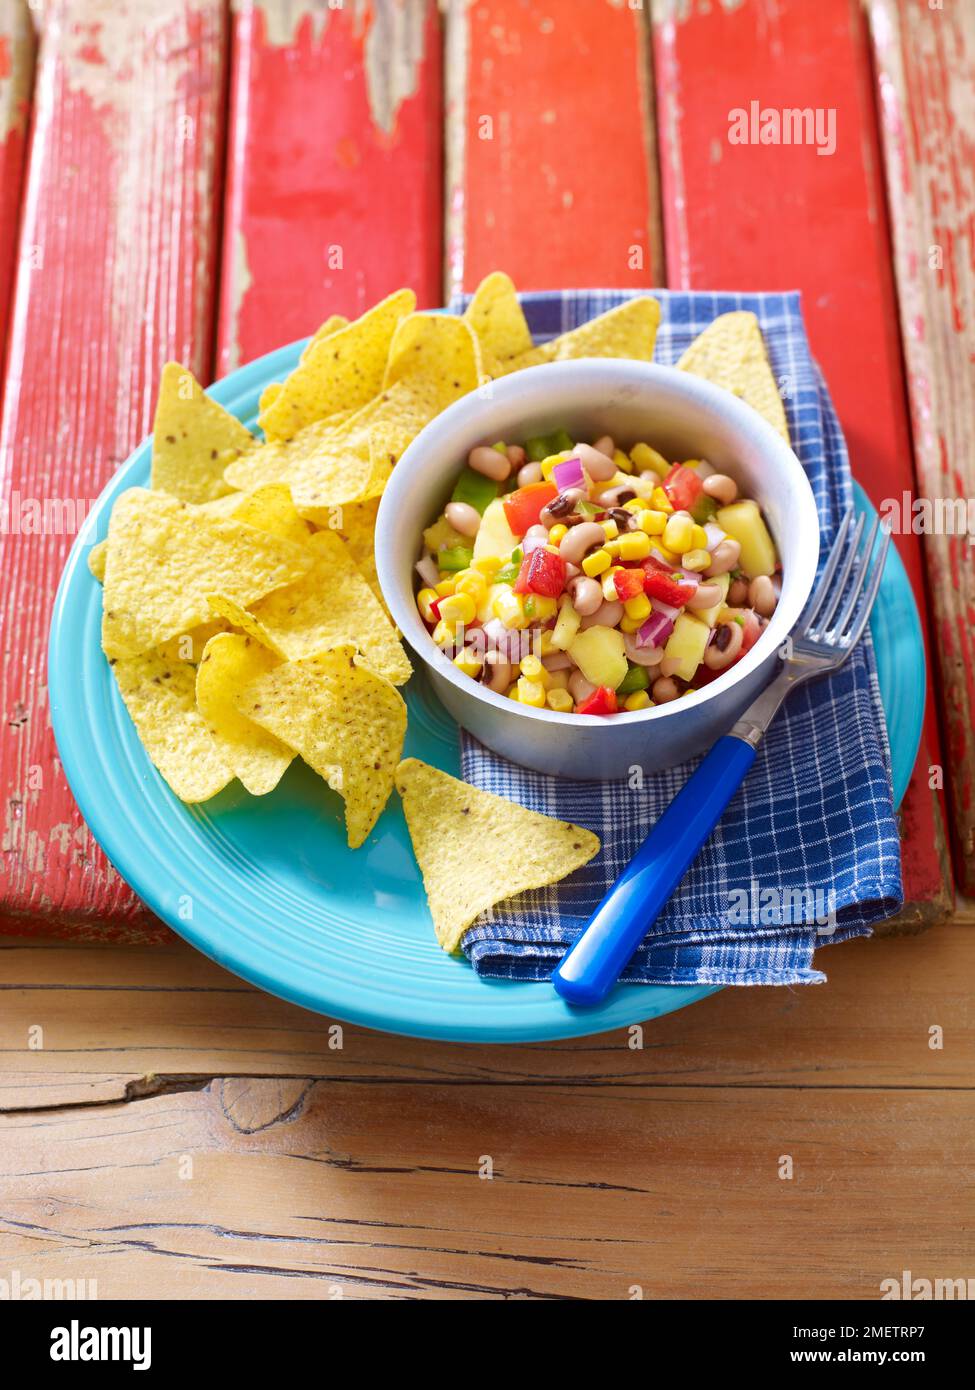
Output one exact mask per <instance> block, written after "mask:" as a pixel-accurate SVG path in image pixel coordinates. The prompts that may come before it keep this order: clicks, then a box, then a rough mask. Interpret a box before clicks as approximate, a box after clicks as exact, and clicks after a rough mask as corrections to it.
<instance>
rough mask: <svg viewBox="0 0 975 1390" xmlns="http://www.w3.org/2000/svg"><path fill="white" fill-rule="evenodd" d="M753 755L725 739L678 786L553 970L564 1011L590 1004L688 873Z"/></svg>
mask: <svg viewBox="0 0 975 1390" xmlns="http://www.w3.org/2000/svg"><path fill="white" fill-rule="evenodd" d="M755 753H756V750H755V748H753V747H752V745H751V744H750V743H746V742H745V740H744V739H741V738H735V737H733V736H732V735H731V734H726V735H725V737H724V738H721V739H719V740H718V742H717V743H716V744H715V745H714V747H713V748H712V749H711V751H710V753H709V754H708V755H707V757H706V758H705V759H704V761H703V762H702V763H701V765H700V767H698V768H697V770H696V771H695V772H694V773H693V774H692V776H690V777H689V778H688V779H687V781H686V782H685V783H684V785H683V787H682V788H681V789H680V791H679V792H678V793H677V795H676V796H675V797H674V799H673V801H672V802H671V803H670V805H669V806H668V807H667V809H666V811H664V813H663V815H662V816H661V817H660V819H659V820H658V821H657V823H656V825H655V826H654V827H653V829H652V830H651V831H650V834H649V835H648V836H647V838H646V839H645V840H644V842H643V844H642V845H641V846H640V848H639V850H638V851H637V853H636V855H635V856H634V858H633V859H631V861H630V863H629V864H628V865H627V866H626V868H625V869H624V871H623V873H622V875H621V876H620V878H618V879H617V880H616V882H615V883H614V884H613V886H612V888H611V889H610V890H609V892H608V893H607V894H606V896H605V898H603V900H602V902H601V903H600V904H599V906H598V907H597V909H596V912H595V915H594V917H593V918H592V920H591V922H590V923H589V925H588V926H587V927H586V929H585V931H584V932H583V933H582V935H581V936H580V937H579V940H578V941H577V942H576V943H575V945H574V946H571V947H570V948H569V950H568V951H567V952H566V954H565V955H564V956H563V958H562V960H561V961H560V962H559V964H558V965H557V966H556V968H555V971H554V973H553V975H552V983H553V984H554V985H555V988H556V989H557V990H558V992H559V994H561V995H562V998H563V999H567V1000H568V1001H569V1003H570V1004H587V1005H588V1004H598V1003H600V1002H601V1001H602V1000H603V999H604V998H605V997H606V995H607V994H608V993H609V991H610V990H611V989H612V987H613V985H615V984H616V982H617V980H618V979H619V977H620V974H621V973H622V971H623V968H624V966H625V965H626V963H627V961H628V960H629V959H630V957H631V956H632V955H633V952H634V951H635V950H636V948H637V947H638V946H639V944H640V942H641V941H642V940H643V938H644V936H645V935H646V934H647V932H648V931H649V930H650V928H651V927H652V926H653V924H654V922H655V921H656V920H657V917H658V916H659V914H660V910H661V908H662V907H663V906H664V904H665V903H666V902H667V900H668V898H669V897H670V896H671V894H672V893H673V891H674V889H675V888H676V887H677V885H678V883H680V881H681V879H682V878H683V877H684V875H685V874H686V873H687V870H688V869H689V868H690V865H691V862H692V860H694V859H695V858H696V857H697V853H698V851H699V850H700V848H701V846H702V845H703V844H704V842H705V840H707V839H708V837H709V836H710V834H711V832H712V830H713V829H714V827H715V826H716V825H717V823H718V821H719V820H720V819H721V816H722V813H723V812H724V809H725V807H726V806H727V805H728V802H729V801H730V800H731V798H732V797H733V796H734V794H735V792H736V791H737V790H738V788H739V787H740V786H741V784H742V782H743V781H744V780H745V776H746V774H747V772H748V769H749V768H750V767H751V765H752V763H753V762H754V761H755Z"/></svg>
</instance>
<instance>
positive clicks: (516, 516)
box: [501, 483, 558, 537]
mask: <svg viewBox="0 0 975 1390" xmlns="http://www.w3.org/2000/svg"><path fill="white" fill-rule="evenodd" d="M557 496H558V489H557V488H556V486H555V484H554V483H528V484H527V485H526V486H525V487H520V488H518V489H516V491H515V492H509V493H508V495H507V496H506V497H504V498H502V502H501V504H502V506H503V507H504V514H505V516H506V517H507V519H508V525H509V526H510V527H511V531H512V534H513V535H515V536H518V537H521V536H523V535H524V534H525V532H526V531H527V530H528V528H529V526H535V525H536V524H537V522H538V514H539V512H540V511H541V510H542V508H543V507H544V506H545V505H546V503H548V502H552V501H554V499H555V498H556V497H557Z"/></svg>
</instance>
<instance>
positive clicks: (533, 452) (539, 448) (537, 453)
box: [525, 434, 552, 463]
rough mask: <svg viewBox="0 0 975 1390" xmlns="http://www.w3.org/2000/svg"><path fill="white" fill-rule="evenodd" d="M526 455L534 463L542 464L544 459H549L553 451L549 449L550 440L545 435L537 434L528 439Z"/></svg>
mask: <svg viewBox="0 0 975 1390" xmlns="http://www.w3.org/2000/svg"><path fill="white" fill-rule="evenodd" d="M525 453H526V454H527V455H528V457H529V459H530V460H531V461H532V463H541V461H542V459H547V458H548V456H549V454H550V453H552V450H551V449H550V448H549V447H548V440H547V439H546V438H545V437H544V435H540V434H536V435H533V436H532V438H531V439H526V441H525Z"/></svg>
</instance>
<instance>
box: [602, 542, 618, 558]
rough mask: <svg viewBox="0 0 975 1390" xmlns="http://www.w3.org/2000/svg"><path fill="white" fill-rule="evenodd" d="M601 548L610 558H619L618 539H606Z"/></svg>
mask: <svg viewBox="0 0 975 1390" xmlns="http://www.w3.org/2000/svg"><path fill="white" fill-rule="evenodd" d="M603 549H604V550H605V552H606V554H607V555H609V556H610V558H611V559H613V560H618V559H619V558H620V543H619V541H607V542H606V544H605V545H604V546H603Z"/></svg>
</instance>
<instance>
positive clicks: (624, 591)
mask: <svg viewBox="0 0 975 1390" xmlns="http://www.w3.org/2000/svg"><path fill="white" fill-rule="evenodd" d="M643 578H644V576H643V570H642V569H639V568H637V569H619V570H616V572H615V573H614V575H613V584H614V585H615V586H616V597H617V598H618V599H622V601H623V602H624V603H625V602H626V600H627V599H629V598H636V596H637V595H638V594H642V593H643Z"/></svg>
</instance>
